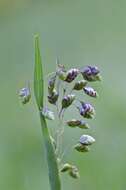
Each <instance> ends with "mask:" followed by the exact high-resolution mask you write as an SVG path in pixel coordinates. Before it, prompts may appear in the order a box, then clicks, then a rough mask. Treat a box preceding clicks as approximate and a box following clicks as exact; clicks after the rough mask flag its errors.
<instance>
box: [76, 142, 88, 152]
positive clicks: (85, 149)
mask: <svg viewBox="0 0 126 190" xmlns="http://www.w3.org/2000/svg"><path fill="white" fill-rule="evenodd" d="M74 148H75V149H76V150H77V151H78V152H89V150H90V149H89V147H88V146H87V145H83V144H81V143H78V144H76V145H75V146H74Z"/></svg>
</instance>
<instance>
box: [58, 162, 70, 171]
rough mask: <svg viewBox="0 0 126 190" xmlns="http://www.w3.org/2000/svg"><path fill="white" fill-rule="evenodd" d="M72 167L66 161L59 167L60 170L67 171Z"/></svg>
mask: <svg viewBox="0 0 126 190" xmlns="http://www.w3.org/2000/svg"><path fill="white" fill-rule="evenodd" d="M71 168H72V166H71V165H70V164H68V163H66V164H64V165H63V166H62V168H61V170H60V171H61V172H67V171H69V170H70V169H71Z"/></svg>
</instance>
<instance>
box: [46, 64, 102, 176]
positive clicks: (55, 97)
mask: <svg viewBox="0 0 126 190" xmlns="http://www.w3.org/2000/svg"><path fill="white" fill-rule="evenodd" d="M78 75H81V76H82V80H77V78H78ZM100 79H101V76H100V71H99V69H98V68H97V67H96V66H87V67H85V68H84V69H78V68H72V69H70V70H68V71H67V70H66V68H65V67H64V66H63V65H58V68H57V70H56V72H55V74H54V76H53V77H51V78H50V79H49V82H48V93H49V94H48V102H49V103H51V104H55V103H56V102H57V106H58V110H59V112H58V113H57V115H58V116H59V119H61V118H60V117H61V115H62V116H63V114H62V113H64V111H65V110H66V109H67V108H69V107H70V106H71V105H72V104H73V102H74V104H73V105H75V107H76V108H77V110H78V113H79V115H80V118H77V119H75V118H72V119H70V120H68V121H65V122H63V123H64V125H66V126H69V127H70V128H80V129H89V128H90V127H89V125H88V123H87V122H86V121H85V120H84V119H92V118H94V115H95V109H94V107H93V106H92V105H91V104H90V103H88V102H84V101H80V100H79V105H76V102H77V103H78V100H77V97H76V95H75V94H74V92H75V91H81V90H82V92H84V94H86V95H88V96H90V97H93V98H96V97H98V93H97V92H96V90H94V89H93V88H92V87H90V86H88V82H93V81H99V80H100ZM56 81H60V82H61V83H62V84H65V86H67V87H69V83H72V84H73V87H72V89H71V90H70V93H67V94H66V90H65V92H64V89H60V90H59V92H60V93H59V94H58V93H57V91H56V90H55V89H57V87H56V86H57V82H56ZM61 86H63V85H61ZM62 91H63V92H62ZM61 92H62V93H61ZM61 94H62V95H63V97H62V96H61ZM61 97H62V98H61ZM62 119H63V117H62ZM60 138H61V137H60ZM94 142H95V139H94V138H93V137H92V136H90V135H86V134H83V135H82V136H81V137H80V139H79V140H78V142H77V144H76V145H74V149H75V150H77V151H78V152H83V153H84V152H88V151H89V150H90V148H89V146H91V145H92V144H93V143H94ZM56 146H57V145H56ZM60 171H61V172H68V174H69V175H70V176H71V177H73V178H78V177H79V171H78V169H77V167H76V166H74V165H71V164H69V163H65V164H62V167H61V170H60Z"/></svg>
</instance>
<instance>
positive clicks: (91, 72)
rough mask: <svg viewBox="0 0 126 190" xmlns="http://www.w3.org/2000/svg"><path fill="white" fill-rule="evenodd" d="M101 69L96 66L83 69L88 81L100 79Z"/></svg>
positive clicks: (83, 74)
mask: <svg viewBox="0 0 126 190" xmlns="http://www.w3.org/2000/svg"><path fill="white" fill-rule="evenodd" d="M99 73H100V71H99V69H98V68H97V67H96V66H93V67H92V66H87V67H86V68H84V69H83V70H82V71H81V74H82V76H83V78H84V79H85V80H87V81H90V82H93V81H97V80H99V79H100V75H99Z"/></svg>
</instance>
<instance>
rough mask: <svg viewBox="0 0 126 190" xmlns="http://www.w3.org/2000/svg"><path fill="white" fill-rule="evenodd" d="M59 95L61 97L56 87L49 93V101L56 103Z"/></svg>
mask: <svg viewBox="0 0 126 190" xmlns="http://www.w3.org/2000/svg"><path fill="white" fill-rule="evenodd" d="M58 97H59V94H58V93H57V91H56V90H55V89H53V91H52V93H51V94H49V96H48V101H49V103H50V104H56V102H57V100H58Z"/></svg>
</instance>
